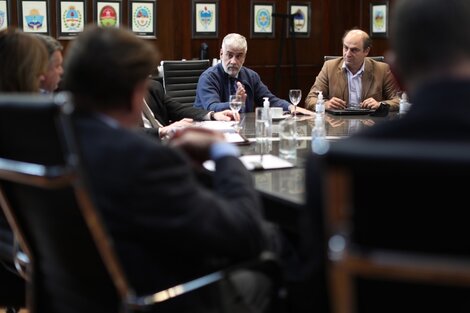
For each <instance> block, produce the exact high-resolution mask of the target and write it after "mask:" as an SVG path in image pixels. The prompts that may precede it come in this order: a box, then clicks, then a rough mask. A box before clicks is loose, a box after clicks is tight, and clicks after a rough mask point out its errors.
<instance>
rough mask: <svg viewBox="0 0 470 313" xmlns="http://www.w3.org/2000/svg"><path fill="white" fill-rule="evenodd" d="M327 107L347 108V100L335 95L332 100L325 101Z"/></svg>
mask: <svg viewBox="0 0 470 313" xmlns="http://www.w3.org/2000/svg"><path fill="white" fill-rule="evenodd" d="M325 108H326V109H345V108H346V101H344V100H342V99H340V98H336V97H333V98H331V99H330V100H328V101H326V102H325Z"/></svg>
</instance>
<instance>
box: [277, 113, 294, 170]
mask: <svg viewBox="0 0 470 313" xmlns="http://www.w3.org/2000/svg"><path fill="white" fill-rule="evenodd" d="M296 126H297V125H296V122H295V120H293V119H286V120H283V121H281V122H280V123H279V156H280V157H281V158H283V159H286V160H291V161H295V160H296V159H297V135H296V134H297V129H296Z"/></svg>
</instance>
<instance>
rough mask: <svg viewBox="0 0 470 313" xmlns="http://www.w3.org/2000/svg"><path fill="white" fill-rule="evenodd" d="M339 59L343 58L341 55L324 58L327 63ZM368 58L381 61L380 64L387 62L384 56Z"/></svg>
mask: <svg viewBox="0 0 470 313" xmlns="http://www.w3.org/2000/svg"><path fill="white" fill-rule="evenodd" d="M337 58H341V56H340V55H325V56H324V57H323V61H324V62H326V61H328V60H333V59H337ZM368 58H371V59H372V60H375V61H379V62H385V57H384V56H383V55H380V56H372V57H368Z"/></svg>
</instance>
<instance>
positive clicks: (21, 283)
mask: <svg viewBox="0 0 470 313" xmlns="http://www.w3.org/2000/svg"><path fill="white" fill-rule="evenodd" d="M19 254H21V252H20V251H18V245H17V242H16V241H15V239H14V236H13V232H12V230H11V228H10V227H9V225H8V224H7V222H6V219H5V217H4V216H3V212H2V211H0V282H1V283H0V307H5V309H6V313H15V312H19V310H20V308H24V307H25V305H26V302H25V301H26V300H25V299H26V290H25V277H22V276H21V275H22V273H21V272H19V271H18V270H17V268H16V266H15V263H16V264H18V263H17V260H16V257H17V256H18V255H19Z"/></svg>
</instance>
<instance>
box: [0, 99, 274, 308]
mask: <svg viewBox="0 0 470 313" xmlns="http://www.w3.org/2000/svg"><path fill="white" fill-rule="evenodd" d="M72 111H73V106H72V104H71V103H70V102H69V100H68V96H67V95H66V94H58V95H56V96H55V97H53V98H52V97H46V96H26V95H9V96H0V205H1V207H2V209H3V210H4V212H5V215H6V217H7V219H8V222H9V224H10V225H11V227H12V228H13V230H14V231H15V234H16V235H17V236H18V238H19V242H20V244H21V246H22V248H23V249H24V251H25V252H26V253H27V255H28V257H29V258H30V266H29V267H28V268H27V270H28V276H29V277H31V279H30V280H29V281H28V286H27V291H28V305H27V307H28V309H29V312H34V313H42V312H49V313H55V312H61V313H69V312H70V313H72V312H73V313H75V312H77V313H79V312H87V313H90V312H91V313H94V312H96V313H98V312H100V313H102V312H131V311H137V310H144V309H149V308H152V307H153V306H154V305H155V304H157V303H158V304H160V305H159V306H158V307H159V308H160V307H161V305H163V307H165V308H166V309H168V310H171V303H172V301H173V300H174V299H175V298H176V297H181V296H184V295H186V294H187V293H190V292H192V291H196V290H197V289H199V288H202V287H205V286H209V285H211V284H213V283H215V282H219V281H222V280H224V278H225V277H226V276H227V275H228V273H230V271H231V270H232V268H230V269H227V270H224V271H217V272H213V273H211V274H208V275H206V276H203V277H200V278H197V279H195V280H192V281H190V282H187V283H184V284H180V285H177V286H174V287H172V288H169V289H166V290H162V291H159V292H157V293H155V294H152V295H143V296H141V295H137V294H135V292H134V289H133V288H132V286H130V285H129V282H128V280H127V278H126V275H125V273H124V271H123V269H122V266H121V264H120V261H119V259H118V258H117V256H116V253H115V251H114V249H113V242H112V239H111V238H110V236H109V234H108V233H107V231H106V229H105V227H104V225H103V224H102V222H101V218H100V214H99V212H98V211H97V210H96V209H95V207H94V203H93V197H92V196H91V194H90V192H89V187H88V184H87V180H86V177H85V172H84V170H83V168H82V163H81V160H80V154H79V151H78V148H77V145H76V140H75V138H74V131H73V127H72V124H71V113H72ZM12 134H14V135H12ZM248 263H249V264H243V265H241V266H236V267H235V268H240V267H245V266H251V265H254V266H260V265H262V264H263V265H264V264H266V266H268V267H269V266H273V264H274V265H275V264H276V262H275V259H274V258H273V257H272V255H269V254H264V255H263V256H262V261H259V260H254V261H252V262H248ZM143 270H145V269H143ZM195 309H196V308H195ZM157 311H158V309H157Z"/></svg>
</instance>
